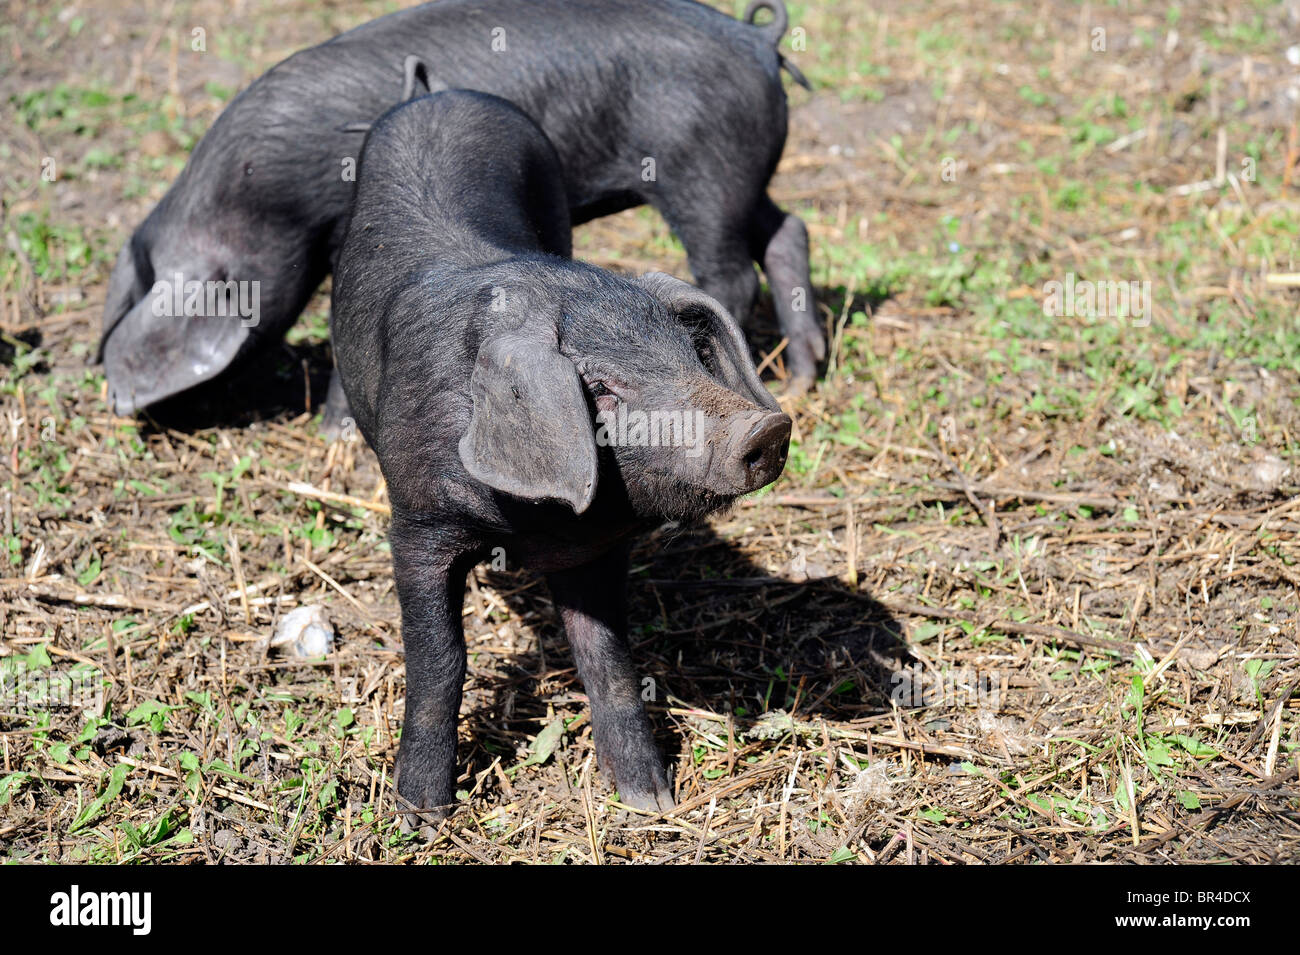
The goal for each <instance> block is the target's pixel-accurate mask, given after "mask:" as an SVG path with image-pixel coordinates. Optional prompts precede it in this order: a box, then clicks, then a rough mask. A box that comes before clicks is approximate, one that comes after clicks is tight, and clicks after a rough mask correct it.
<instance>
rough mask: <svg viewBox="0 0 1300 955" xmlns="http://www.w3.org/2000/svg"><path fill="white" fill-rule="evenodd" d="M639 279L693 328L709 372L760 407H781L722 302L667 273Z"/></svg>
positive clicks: (697, 347)
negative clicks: (762, 377) (769, 389)
mask: <svg viewBox="0 0 1300 955" xmlns="http://www.w3.org/2000/svg"><path fill="white" fill-rule="evenodd" d="M637 281H638V282H640V283H641V285H642V286H643V287H644V288H645V289H646V290H647V291H648V292H649V293H650V294H651V295H653V296H654V297H655V298H657V299H659V301H661V302H663V303H664V306H665V307H666V308H667V309H668V311H670V312H671V313H672V314H673V315H674V316H675V317H676V318H677V320H678V321H680V322H681V323H682V324H683V325H685V326H686V327H687V328H688V329H689V330H690V333H691V338H692V339H693V340H694V342H695V350H696V351H697V352H698V353H699V355H700V360H701V361H702V362H704V367H705V368H707V369H708V370H709V374H711V375H713V377H714V378H716V379H717V380H718V381H719V382H720V383H722V384H723V385H725V386H726V387H727V388H730V389H731V390H732V391H734V392H736V393H737V394H741V395H745V396H748V397H749V398H751V399H753V401H754V402H755V403H756V404H757V405H758V406H759V407H761V408H767V409H768V410H770V411H780V410H781V406H780V405H778V404H777V403H776V399H775V398H773V397H772V393H771V392H770V391H768V390H767V389H766V388H765V387H763V382H762V381H761V380H760V379H759V377H758V372H757V371H755V370H754V362H753V361H752V360H751V359H750V357H749V345H748V344H747V343H746V342H745V335H744V333H743V332H741V330H740V326H739V325H737V324H736V320H735V319H734V318H732V317H731V314H730V313H729V312H728V311H727V310H726V309H725V308H723V307H722V303H721V302H719V301H718V300H717V299H715V298H713V297H712V296H710V295H707V294H705V293H704V292H702V291H700V290H699V289H697V288H696V287H695V286H694V285H688V284H687V283H685V282H683V281H682V280H681V279H678V278H674V277H673V276H671V275H668V274H667V273H665V272H647V273H646V274H645V275H643V276H641V277H640V278H639V279H637Z"/></svg>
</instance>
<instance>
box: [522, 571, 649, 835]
mask: <svg viewBox="0 0 1300 955" xmlns="http://www.w3.org/2000/svg"><path fill="white" fill-rule="evenodd" d="M627 567H628V559H627V552H626V551H625V550H624V551H622V552H620V553H619V554H616V555H615V554H610V555H607V556H605V557H603V558H601V559H599V560H597V561H593V562H592V563H590V564H586V565H584V566H582V567H577V568H574V569H572V570H566V571H561V572H557V573H552V574H549V575H547V582H548V583H549V584H550V588H551V596H552V598H553V599H554V600H555V605H556V607H557V608H558V609H559V611H560V617H561V619H562V620H563V621H564V630H565V633H566V634H567V636H568V638H569V644H570V646H571V647H572V648H573V657H574V661H575V662H576V663H577V665H578V675H579V676H581V677H582V685H583V687H584V688H585V689H586V691H587V697H588V698H589V699H590V700H591V723H592V732H593V734H594V737H595V741H596V757H597V759H598V760H599V761H600V769H601V772H602V773H603V774H604V775H605V777H606V780H607V781H608V783H609V784H610V785H611V786H613V787H614V788H615V789H617V790H618V794H619V798H620V799H621V800H622V802H624V803H626V804H627V805H629V806H632V807H633V808H635V809H645V810H649V811H652V812H653V811H655V810H658V811H660V812H663V811H666V810H668V809H671V808H672V807H673V805H674V802H673V792H672V787H671V785H670V784H669V782H668V774H667V773H666V772H665V770H664V762H663V757H662V756H661V755H660V753H659V750H658V748H657V747H656V746H655V744H654V737H653V734H652V732H651V727H650V719H649V717H648V716H646V711H645V706H644V704H643V703H642V700H641V690H642V684H641V680H640V679H639V678H638V676H637V673H636V671H635V669H634V668H633V666H632V656H631V653H630V652H629V650H628V644H627Z"/></svg>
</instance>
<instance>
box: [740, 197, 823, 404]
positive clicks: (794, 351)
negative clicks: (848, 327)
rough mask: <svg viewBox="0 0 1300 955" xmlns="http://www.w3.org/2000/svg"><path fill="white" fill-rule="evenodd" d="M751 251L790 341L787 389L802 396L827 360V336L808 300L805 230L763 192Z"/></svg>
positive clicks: (809, 278)
mask: <svg viewBox="0 0 1300 955" xmlns="http://www.w3.org/2000/svg"><path fill="white" fill-rule="evenodd" d="M750 249H751V253H752V254H753V257H754V258H755V259H756V260H757V261H758V262H760V263H761V264H762V266H763V273H764V274H765V275H766V276H767V284H768V286H769V287H770V288H771V290H772V307H773V309H774V310H775V311H776V317H777V321H778V322H779V324H780V326H781V334H782V335H784V336H785V337H786V338H787V339H789V341H790V344H789V345H788V346H787V349H786V362H787V364H788V366H789V368H790V384H789V391H790V392H791V393H792V394H802V393H803V392H805V391H807V390H808V389H809V388H810V387H812V384H813V382H814V381H815V380H816V378H817V366H818V363H819V362H821V361H822V360H824V359H825V358H826V338H825V335H824V334H823V333H822V328H821V324H820V323H819V322H818V321H817V305H816V303H815V302H814V301H813V290H812V275H811V272H810V268H809V264H808V228H807V226H805V225H804V224H803V220H802V219H800V218H799V217H798V216H796V215H792V214H791V213H788V212H785V211H784V210H782V209H781V208H780V207H779V206H778V205H777V204H776V203H774V202H773V201H772V200H771V199H770V198H768V197H767V196H764V197H763V199H762V201H761V202H760V203H759V205H758V208H757V210H756V211H755V213H754V217H753V219H752V221H751V223H750Z"/></svg>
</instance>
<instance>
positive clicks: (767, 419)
mask: <svg viewBox="0 0 1300 955" xmlns="http://www.w3.org/2000/svg"><path fill="white" fill-rule="evenodd" d="M723 433H724V434H725V435H726V441H725V443H724V444H723V447H722V448H720V449H719V450H720V451H721V454H717V455H715V456H714V459H713V465H714V467H715V468H716V470H717V474H716V477H717V478H718V479H720V481H719V483H721V484H725V485H726V486H727V487H726V489H727V490H728V491H730V492H732V493H736V494H748V493H749V492H750V491H757V490H758V489H759V488H760V487H765V486H766V485H768V484H771V483H772V482H773V481H775V480H776V479H777V478H778V477H780V476H781V470H782V469H783V468H784V467H785V459H786V455H787V454H789V453H790V417H789V416H788V415H784V414H781V413H779V412H769V411H758V412H752V413H750V414H739V415H735V416H733V417H732V418H731V419H730V420H728V421H726V422H725V424H724V431H723Z"/></svg>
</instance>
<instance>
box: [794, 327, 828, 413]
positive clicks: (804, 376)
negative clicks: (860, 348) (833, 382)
mask: <svg viewBox="0 0 1300 955" xmlns="http://www.w3.org/2000/svg"><path fill="white" fill-rule="evenodd" d="M809 324H810V327H809V328H808V329H805V330H803V331H802V333H801V334H798V335H796V336H794V337H792V338H791V340H790V344H789V346H788V347H787V349H786V355H787V357H786V367H787V368H789V369H790V377H789V379H788V380H787V382H786V386H785V394H786V395H787V396H789V397H791V398H799V397H801V396H803V395H805V394H807V393H808V391H809V390H810V389H811V388H812V387H813V385H814V384H816V382H817V366H818V364H819V363H820V362H822V361H823V360H824V359H825V358H826V342H825V340H824V339H823V338H822V334H821V330H820V329H818V328H816V327H815V326H811V323H809Z"/></svg>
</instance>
